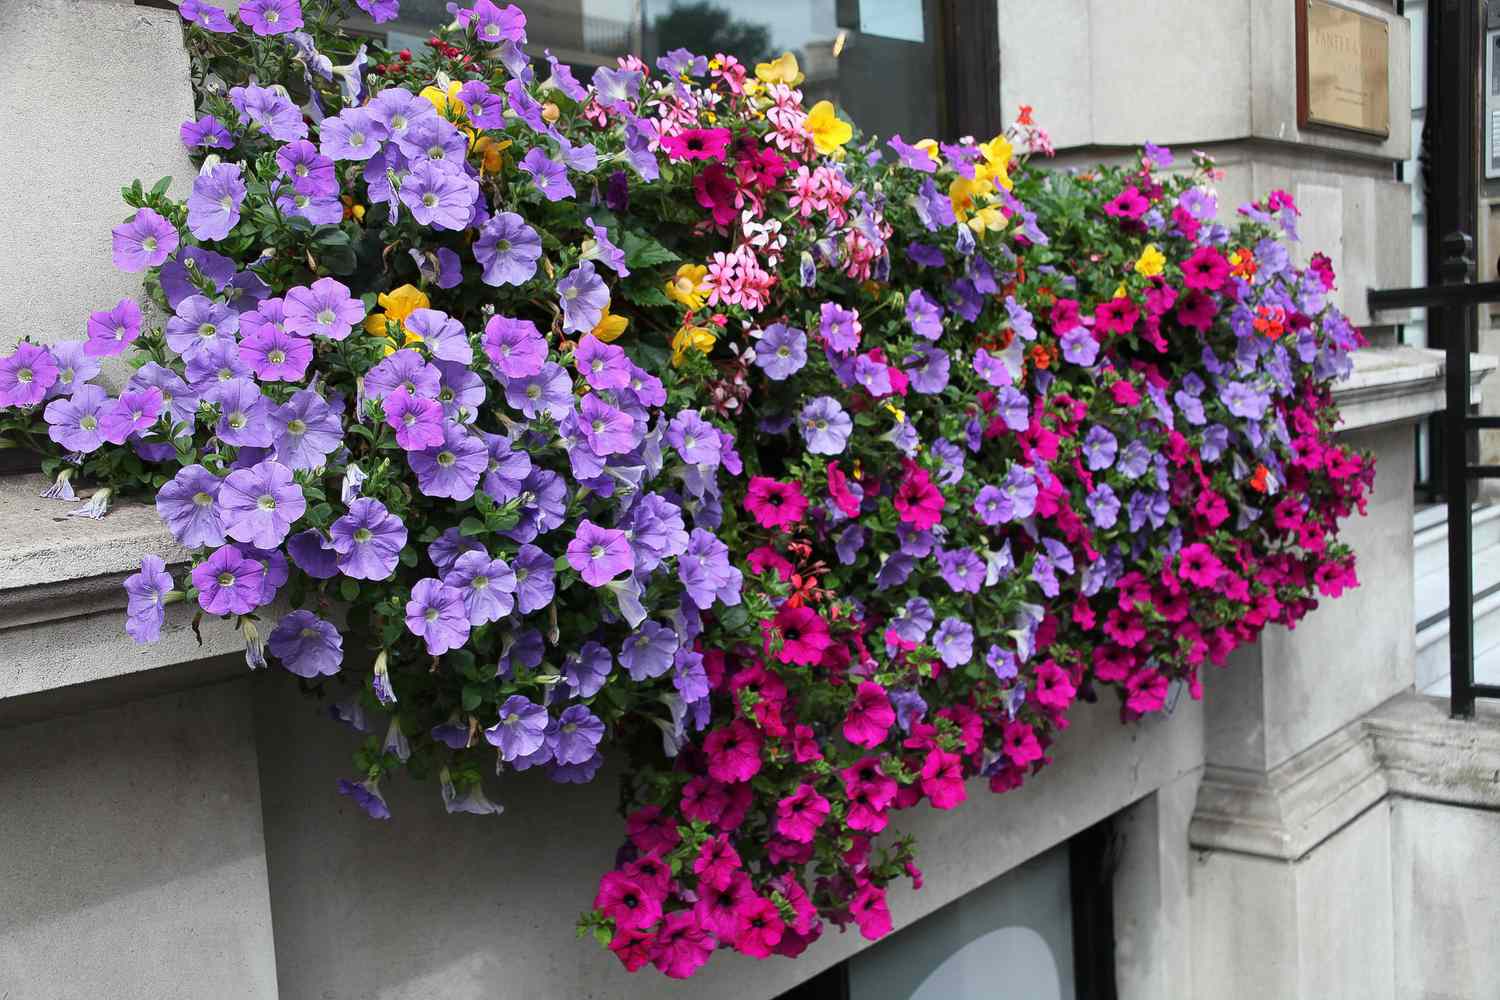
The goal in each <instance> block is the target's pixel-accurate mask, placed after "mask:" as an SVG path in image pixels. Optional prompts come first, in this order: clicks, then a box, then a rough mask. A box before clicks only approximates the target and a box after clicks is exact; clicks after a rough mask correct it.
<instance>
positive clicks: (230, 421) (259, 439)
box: [206, 378, 276, 448]
mask: <svg viewBox="0 0 1500 1000" xmlns="http://www.w3.org/2000/svg"><path fill="white" fill-rule="evenodd" d="M206 395H207V398H208V399H209V400H210V401H211V402H213V403H215V404H217V405H218V407H219V422H218V424H216V425H215V427H214V433H216V434H217V435H218V436H219V439H220V440H221V441H223V442H224V443H225V444H232V445H234V446H235V447H237V448H269V447H271V445H272V444H273V443H274V442H275V440H276V427H275V425H274V424H273V423H272V422H271V419H270V416H271V403H270V400H268V399H266V397H265V396H264V395H262V394H261V391H260V387H259V386H257V385H256V384H255V383H254V382H252V381H251V380H250V379H247V378H234V379H230V380H229V381H227V382H222V383H220V384H219V385H217V386H215V387H213V389H211V390H210V391H209V392H208V393H207V394H206Z"/></svg>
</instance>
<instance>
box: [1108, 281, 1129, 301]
mask: <svg viewBox="0 0 1500 1000" xmlns="http://www.w3.org/2000/svg"><path fill="white" fill-rule="evenodd" d="M1124 297H1125V282H1123V281H1122V282H1120V284H1119V285H1118V286H1117V287H1116V288H1115V294H1113V295H1111V296H1110V298H1112V299H1123V298H1124Z"/></svg>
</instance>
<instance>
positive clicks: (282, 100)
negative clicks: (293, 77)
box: [229, 84, 307, 142]
mask: <svg viewBox="0 0 1500 1000" xmlns="http://www.w3.org/2000/svg"><path fill="white" fill-rule="evenodd" d="M229 100H230V102H231V103H232V104H233V105H234V107H235V110H237V111H238V112H239V113H240V121H241V122H242V123H244V124H246V125H249V126H250V127H251V128H252V129H259V130H260V131H262V132H264V133H265V134H266V135H268V136H270V137H271V138H272V139H280V140H281V141H283V142H290V141H291V140H293V139H303V138H306V136H307V125H306V123H305V122H303V121H302V112H301V111H300V110H298V108H297V106H296V105H295V104H293V103H292V102H291V101H290V100H288V99H287V96H286V91H285V90H284V89H282V88H280V87H259V86H256V85H254V84H251V85H249V86H245V87H231V88H230V90H229Z"/></svg>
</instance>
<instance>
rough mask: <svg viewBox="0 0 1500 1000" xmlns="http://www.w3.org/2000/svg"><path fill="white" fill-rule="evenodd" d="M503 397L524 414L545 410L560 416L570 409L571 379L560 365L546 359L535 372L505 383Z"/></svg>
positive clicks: (533, 417) (542, 412)
mask: <svg viewBox="0 0 1500 1000" xmlns="http://www.w3.org/2000/svg"><path fill="white" fill-rule="evenodd" d="M505 401H506V402H507V403H509V404H510V405H511V406H512V407H514V408H515V409H517V410H520V411H521V412H522V413H524V414H525V415H526V416H527V417H528V418H531V419H535V418H536V417H539V416H541V415H542V414H544V413H545V414H547V415H548V416H549V417H551V418H552V419H553V420H561V419H563V418H564V417H566V416H567V415H568V414H569V413H571V412H572V411H573V380H572V379H570V378H569V377H568V373H567V371H566V370H565V369H564V368H563V367H562V365H558V364H554V363H552V362H551V361H549V362H547V363H546V364H544V365H543V366H542V370H541V371H540V372H538V373H537V374H536V375H533V376H531V377H530V378H523V379H515V380H512V381H511V382H510V383H509V384H507V385H506V387H505Z"/></svg>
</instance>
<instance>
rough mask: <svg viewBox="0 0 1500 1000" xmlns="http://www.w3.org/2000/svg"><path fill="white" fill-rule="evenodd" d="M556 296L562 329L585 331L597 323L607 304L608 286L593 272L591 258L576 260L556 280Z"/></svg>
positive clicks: (573, 331) (576, 331) (577, 331)
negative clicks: (560, 313) (559, 306)
mask: <svg viewBox="0 0 1500 1000" xmlns="http://www.w3.org/2000/svg"><path fill="white" fill-rule="evenodd" d="M557 297H558V301H559V302H560V303H561V304H562V311H563V329H564V330H566V331H568V332H570V333H587V332H589V331H590V330H592V329H593V328H594V327H596V326H598V325H599V320H600V318H601V317H603V315H604V310H605V309H606V308H608V306H609V289H608V288H606V287H605V285H604V280H603V279H602V278H600V277H599V276H598V275H597V274H596V273H595V272H594V264H593V262H592V261H587V260H585V261H580V262H579V264H578V266H577V267H575V268H574V269H573V270H571V271H569V272H568V273H567V275H565V276H564V277H563V279H562V280H561V281H559V282H558V283H557Z"/></svg>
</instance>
